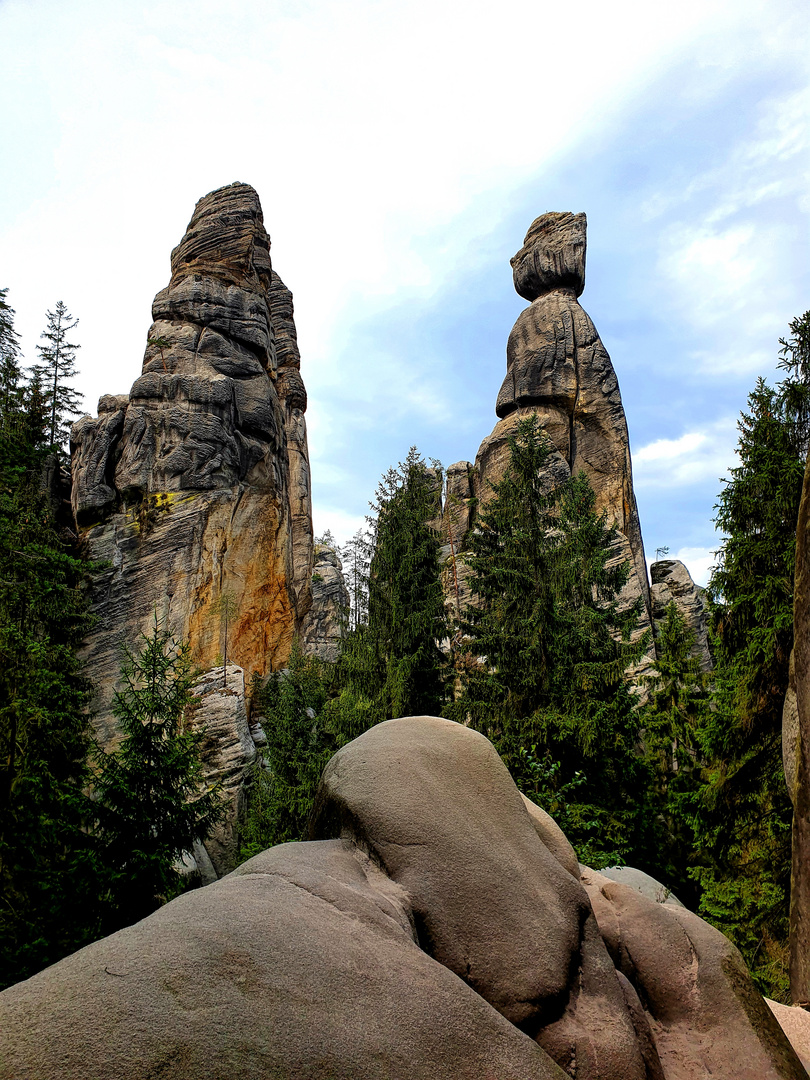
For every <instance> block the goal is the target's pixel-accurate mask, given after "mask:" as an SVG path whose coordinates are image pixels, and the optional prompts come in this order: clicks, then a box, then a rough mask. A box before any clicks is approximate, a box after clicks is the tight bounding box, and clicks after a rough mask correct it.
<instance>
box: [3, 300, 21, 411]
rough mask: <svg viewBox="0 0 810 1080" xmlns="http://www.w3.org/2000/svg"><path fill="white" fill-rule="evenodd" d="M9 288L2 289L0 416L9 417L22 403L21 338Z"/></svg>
mask: <svg viewBox="0 0 810 1080" xmlns="http://www.w3.org/2000/svg"><path fill="white" fill-rule="evenodd" d="M7 296H8V289H0V417H2V418H8V417H9V416H10V414H11V413H13V412H16V411H17V410H18V409H19V408H20V407H21V404H22V372H21V371H20V360H19V358H20V338H19V335H18V334H17V331H16V330H15V329H14V308H12V307H10V306H9V305H8V304H7V303H6V298H7Z"/></svg>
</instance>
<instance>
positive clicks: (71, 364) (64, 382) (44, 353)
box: [36, 300, 82, 447]
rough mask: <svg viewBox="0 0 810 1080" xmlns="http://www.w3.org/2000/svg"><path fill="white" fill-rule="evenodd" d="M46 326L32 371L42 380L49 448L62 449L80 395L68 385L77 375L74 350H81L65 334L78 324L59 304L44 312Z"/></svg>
mask: <svg viewBox="0 0 810 1080" xmlns="http://www.w3.org/2000/svg"><path fill="white" fill-rule="evenodd" d="M47 319H48V324H47V326H46V328H45V329H44V330H43V331H42V334H41V335H40V336H41V337H42V338H44V340H45V342H46V344H45V345H37V351H38V352H39V356H40V362H39V364H37V365H36V370H37V371H38V372H39V374H40V375H41V378H42V392H43V396H44V399H45V402H46V404H47V407H48V411H49V414H50V417H49V418H50V427H49V439H50V445H51V446H52V447H64V446H65V445H66V444H67V443H68V441H69V439H70V426H71V422H72V421H71V417H75V416H79V415H80V410H79V408H78V406H79V402H80V401H81V397H82V395H81V394H80V393H79V391H78V390H76V389H75V388H74V387H73V386H71V385H70V381H71V380H72V379H74V378H75V377H76V375H77V374H78V372H77V370H76V350H77V349H79V348H81V346H79V345H73V344H71V342H69V341H68V334H69V333H70V331H71V330H73V329H74V328H75V327H76V326H78V325H79V320H78V319H74V318H73V316H72V315H71V314H70V312H69V311H68V309H67V308H66V307H65V305H64V304H63V303H62V301H61V300H59V301H58V302H57V304H56V307H55V309H54V310H53V311H48V312H47Z"/></svg>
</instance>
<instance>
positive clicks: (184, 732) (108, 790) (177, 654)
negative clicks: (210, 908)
mask: <svg viewBox="0 0 810 1080" xmlns="http://www.w3.org/2000/svg"><path fill="white" fill-rule="evenodd" d="M121 675H122V679H123V686H122V688H121V689H120V690H117V691H116V693H115V699H114V704H113V712H114V714H115V716H116V718H117V719H118V722H119V724H120V727H121V730H122V732H123V739H122V741H121V744H120V746H119V747H118V749H116V750H114V751H113V752H111V753H103V752H101V751H99V752H98V753H97V755H96V765H97V771H98V775H97V777H96V782H95V794H96V798H97V800H98V803H97V807H98V833H99V837H100V841H101V851H102V854H103V860H104V865H105V867H106V868H107V873H108V894H107V898H106V899H107V909H108V910H107V914H106V929H107V930H108V931H109V930H112V929H117V928H118V927H120V926H126V925H128V924H129V923H131V922H135V921H136V920H138V919H141V918H143V917H144V916H146V915H148V914H149V913H150V912H151V911H154V910H155V909H156V908H157V907H159V906H160V904H161V903H164V902H165V901H167V900H170V899H171V898H172V896H173V895H175V894H176V893H177V892H178V891H179V890H180V885H181V882H180V877H179V874H178V872H177V870H176V869H175V866H174V864H175V862H176V861H177V860H178V859H179V858H180V856H181V855H182V853H183V852H184V851H190V850H191V848H192V846H193V844H194V843H195V841H197V840H204V839H205V837H206V836H207V835H208V833H209V832H210V830H211V829H212V828H213V826H214V825H215V824H216V823H217V821H218V820H219V819H220V817H221V815H222V812H223V809H222V801H221V792H220V787H219V785H209V784H207V783H206V782H205V779H204V775H203V765H202V761H201V758H200V744H201V742H202V739H203V737H204V733H203V732H202V731H199V730H195V728H194V727H193V726H192V723H191V717H192V714H193V711H194V708H195V705H196V701H195V698H194V696H193V695H192V693H191V686H192V683H193V681H194V673H193V669H192V666H191V661H190V656H189V647H188V645H186V644H179V643H178V642H176V641H175V640H174V639H173V638H172V636H171V634H170V633H169V631H168V630H166V629H165V628H164V627H161V626H160V624H159V623H158V620H157V617H155V622H154V625H153V627H152V631H151V633H150V634H149V635H148V636H147V635H144V636H143V637H142V639H141V644H140V646H139V647H138V648H137V649H135V650H131V649H127V650H125V653H124V659H123V663H122V670H121Z"/></svg>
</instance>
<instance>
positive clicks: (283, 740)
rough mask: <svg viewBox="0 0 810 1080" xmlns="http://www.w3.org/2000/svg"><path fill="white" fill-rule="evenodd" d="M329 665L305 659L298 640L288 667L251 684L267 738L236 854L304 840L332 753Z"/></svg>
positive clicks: (244, 855) (254, 706)
mask: <svg viewBox="0 0 810 1080" xmlns="http://www.w3.org/2000/svg"><path fill="white" fill-rule="evenodd" d="M326 669H327V665H326V663H325V662H324V661H323V660H320V659H319V658H318V657H316V656H304V654H303V653H302V651H301V646H300V643H299V642H298V640H297V639H296V640H295V641H294V642H293V647H292V652H291V654H290V659H289V662H288V665H287V667H286V668H285V669H284V670H283V671H279V672H273V673H272V674H271V675H270V676H269V678H268V679H267V680H266V682H265V683H264V684H263V685H262V684H261V683H259V682H257V684H256V685H255V686H254V693H253V700H252V712H253V713H254V714H255V715H258V716H260V717H261V719H262V725H263V728H264V732H265V735H266V736H267V746H266V748H265V750H264V751H263V756H262V757H261V758H260V759H259V760H258V761H257V762H256V765H255V766H254V773H253V777H252V778H251V779H252V782H251V784H250V786H249V789H248V793H247V808H246V811H245V814H244V816H243V820H242V828H241V843H240V856H241V858H242V859H247V858H250V856H251V855H256V854H258V853H259V852H260V851H264V849H265V848H268V847H272V846H273V845H274V844H284V843H287V842H288V841H290V840H305V839H306V832H307V821H308V819H309V815H310V811H311V810H312V804H313V802H314V799H315V792H316V791H317V788H318V783H319V782H320V779H321V773H322V772H323V769H324V766H325V765H326V762H327V761H328V760H329V758H330V757H331V756H332V754H333V753H334V748H335V747H334V740H333V739H332V737H331V735H330V734H329V733H328V732H327V731H326V729H325V723H324V707H325V705H326V700H327V694H328V685H327V671H326Z"/></svg>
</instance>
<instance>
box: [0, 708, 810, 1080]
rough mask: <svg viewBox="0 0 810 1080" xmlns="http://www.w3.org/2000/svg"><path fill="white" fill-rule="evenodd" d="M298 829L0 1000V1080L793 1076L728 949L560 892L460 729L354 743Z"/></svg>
mask: <svg viewBox="0 0 810 1080" xmlns="http://www.w3.org/2000/svg"><path fill="white" fill-rule="evenodd" d="M311 829H312V837H313V839H312V841H311V842H307V843H299V844H285V845H281V846H280V847H276V848H272V849H270V850H269V851H266V852H264V853H263V854H261V855H258V856H256V857H255V858H254V859H251V860H250V861H249V862H247V863H244V864H243V865H242V866H240V867H239V868H238V869H237V870H236V871H235V872H234V873H232V874H230V875H229V876H228V877H226V878H224V879H223V880H221V881H218V882H215V883H214V884H212V885H210V886H208V887H207V888H205V889H200V890H197V891H195V892H191V893H187V894H185V895H183V896H181V897H179V898H178V899H176V900H174V901H172V902H171V903H170V904H168V905H166V906H165V907H164V908H162V909H160V910H159V911H157V912H155V913H154V914H153V915H151V916H149V917H148V918H147V919H144V920H143V921H142V922H140V923H136V924H135V925H134V926H131V927H128V928H127V929H125V930H122V931H119V932H118V933H117V934H113V935H112V936H111V937H109V938H105V939H104V940H102V941H98V942H95V943H94V944H92V945H90V946H88V947H87V948H85V949H82V950H80V951H79V952H78V953H75V954H74V955H73V956H70V957H67V958H66V959H65V960H62V961H61V962H60V963H58V964H55V965H53V966H52V967H50V968H48V969H46V970H45V971H43V972H40V973H39V974H38V975H35V976H34V977H33V978H31V979H29V980H27V981H25V982H22V983H19V984H17V985H16V986H13V987H10V988H9V989H7V990H5V991H4V992H3V993H2V994H0V1080H56V1078H57V1077H58V1078H59V1080H123V1078H126V1080H146V1078H147V1077H153V1076H158V1075H159V1076H161V1077H162V1078H164V1080H191V1078H194V1080H215V1078H216V1080H219V1078H220V1077H223V1076H240V1077H244V1078H246V1080H251V1078H255V1080H260V1078H265V1077H269V1076H284V1077H296V1078H297V1080H316V1078H324V1077H341V1078H342V1080H380V1078H381V1077H385V1078H386V1080H447V1078H449V1077H453V1078H454V1080H482V1078H485V1077H492V1078H495V1077H497V1078H498V1080H518V1078H520V1080H529V1078H532V1080H565V1078H566V1077H569V1078H573V1080H709V1077H711V1078H713V1080H723V1078H726V1080H800V1078H806V1077H807V1073H806V1072H805V1070H804V1068H803V1067H802V1065H801V1063H800V1061H799V1059H798V1057H797V1056H796V1054H795V1052H794V1051H793V1049H792V1048H791V1045H790V1043H789V1042H788V1040H787V1038H786V1037H785V1035H784V1034H783V1032H782V1030H781V1028H780V1026H779V1023H778V1022H777V1020H776V1019H775V1018H774V1015H773V1013H772V1012H771V1010H770V1009H769V1008H768V1006H767V1005H766V1003H765V1001H764V999H763V998H762V997H761V996H760V995H759V994H757V992H756V990H755V989H754V986H753V984H752V983H751V981H750V978H749V976H748V974H747V972H746V970H745V967H744V965H743V963H742V960H741V959H740V956H739V954H738V953H737V951H736V949H734V947H733V946H732V945H730V943H729V942H728V941H726V939H725V938H724V937H723V936H722V935H721V934H720V933H719V932H718V931H716V930H714V929H713V928H712V927H710V926H708V924H706V923H704V922H703V921H702V920H701V919H699V918H698V917H697V916H696V915H693V914H692V913H691V912H688V911H686V909H684V908H682V907H678V906H672V905H669V904H659V903H655V902H654V901H652V900H649V899H646V898H645V897H644V896H642V895H640V894H639V893H638V892H637V891H635V890H634V889H633V888H629V887H628V886H627V885H623V884H620V883H617V882H614V881H611V880H609V879H607V878H605V877H602V876H601V875H599V874H596V873H594V872H592V871H588V870H587V869H585V870H584V871H583V873H582V879H581V880H580V876H579V875H580V868H579V866H578V864H577V862H576V857H575V856H574V855H573V851H572V849H571V848H570V845H569V844H568V842H567V841H566V839H565V837H564V836H563V835H562V833H561V832H560V830H559V829H558V827H557V826H556V825H555V824H554V823H553V822H552V821H551V819H550V818H548V815H545V814H544V813H543V812H542V811H541V810H540V809H539V807H533V806H532V804H531V803H529V802H528V801H527V800H525V799H524V798H523V797H522V796H521V795H520V793H519V792H518V790H517V788H516V787H515V786H514V784H513V782H512V780H511V778H510V776H509V774H508V772H507V770H506V768H505V766H504V765H503V763H502V762H501V761H500V759H499V758H498V755H497V754H496V753H495V750H494V749H493V747H492V745H491V744H490V743H489V742H488V741H487V740H486V739H485V738H484V737H483V736H482V735H479V734H477V733H476V732H474V731H472V730H470V729H468V728H465V727H463V726H461V725H457V724H454V723H452V722H451V721H448V720H441V719H438V718H435V717H406V718H404V719H399V720H391V721H389V722H387V723H385V724H381V725H379V726H377V727H375V728H372V729H371V730H370V731H368V732H366V733H365V734H364V735H362V736H361V737H360V738H359V739H356V740H355V741H354V742H353V743H350V744H348V745H347V746H345V747H344V748H343V749H342V750H340V751H339V752H338V753H337V754H336V755H335V757H334V758H333V759H332V761H331V762H330V763H329V765H328V766H327V768H326V771H325V773H324V776H323V779H322V782H321V788H320V791H319V794H318V797H317V800H316V807H315V812H314V816H313V819H312V826H311ZM790 1019H791V1020H793V1017H790ZM795 1026H797V1027H798V1028H801V1024H798V1025H795ZM800 1034H801V1032H800Z"/></svg>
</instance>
